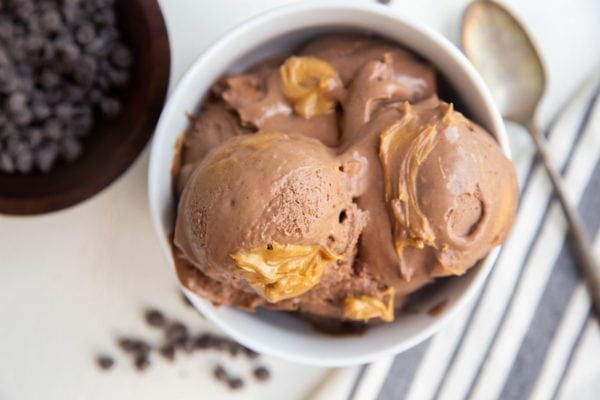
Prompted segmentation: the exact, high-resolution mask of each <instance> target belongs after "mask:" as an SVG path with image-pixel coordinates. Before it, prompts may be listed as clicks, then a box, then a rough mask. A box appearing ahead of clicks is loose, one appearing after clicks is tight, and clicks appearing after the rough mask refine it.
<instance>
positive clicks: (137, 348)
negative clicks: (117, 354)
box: [117, 337, 150, 355]
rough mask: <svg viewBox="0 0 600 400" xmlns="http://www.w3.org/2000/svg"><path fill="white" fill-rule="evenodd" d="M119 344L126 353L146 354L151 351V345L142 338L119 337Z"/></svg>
mask: <svg viewBox="0 0 600 400" xmlns="http://www.w3.org/2000/svg"><path fill="white" fill-rule="evenodd" d="M117 344H118V345H119V347H120V348H121V349H122V350H123V351H125V352H126V353H130V354H134V355H146V354H148V353H149V352H150V345H149V344H148V343H146V342H145V341H143V340H140V339H133V338H127V337H123V338H120V339H118V341H117Z"/></svg>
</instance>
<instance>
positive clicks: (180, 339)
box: [165, 321, 188, 345]
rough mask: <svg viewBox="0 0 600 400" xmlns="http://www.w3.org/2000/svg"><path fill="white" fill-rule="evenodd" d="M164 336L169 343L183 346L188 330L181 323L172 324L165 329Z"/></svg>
mask: <svg viewBox="0 0 600 400" xmlns="http://www.w3.org/2000/svg"><path fill="white" fill-rule="evenodd" d="M165 336H166V338H167V340H168V341H169V342H170V343H173V344H175V345H183V343H184V342H185V341H186V340H187V338H188V329H187V327H186V326H185V325H183V324H182V323H181V322H177V321H176V322H172V323H171V324H169V326H168V327H167V330H166V331H165Z"/></svg>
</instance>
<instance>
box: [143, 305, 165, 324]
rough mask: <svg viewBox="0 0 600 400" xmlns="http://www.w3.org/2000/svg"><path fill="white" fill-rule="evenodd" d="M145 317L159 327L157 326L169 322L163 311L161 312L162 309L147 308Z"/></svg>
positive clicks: (148, 321) (149, 322)
mask: <svg viewBox="0 0 600 400" xmlns="http://www.w3.org/2000/svg"><path fill="white" fill-rule="evenodd" d="M144 318H145V319H146V322H147V323H148V325H150V326H153V327H157V328H158V327H163V326H165V324H166V322H167V320H166V319H165V316H164V315H163V313H161V312H160V311H158V310H156V309H154V308H151V309H149V310H146V313H145V315H144Z"/></svg>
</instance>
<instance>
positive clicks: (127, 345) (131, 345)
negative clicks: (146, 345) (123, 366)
mask: <svg viewBox="0 0 600 400" xmlns="http://www.w3.org/2000/svg"><path fill="white" fill-rule="evenodd" d="M117 344H118V345H119V347H120V348H121V350H123V351H125V352H127V353H133V352H134V351H135V350H134V349H135V347H136V345H135V341H134V340H133V339H129V338H120V339H118V340H117Z"/></svg>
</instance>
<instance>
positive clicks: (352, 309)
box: [343, 287, 394, 322]
mask: <svg viewBox="0 0 600 400" xmlns="http://www.w3.org/2000/svg"><path fill="white" fill-rule="evenodd" d="M386 298H387V299H386ZM343 315H344V318H346V319H353V320H357V321H365V322H366V321H368V320H369V319H371V318H381V319H382V320H384V321H387V322H390V321H393V320H394V288H392V287H390V288H388V289H386V290H385V291H383V292H381V294H380V297H379V298H376V297H373V296H350V297H347V298H346V299H345V300H344V309H343Z"/></svg>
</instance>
